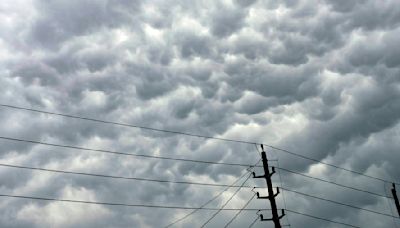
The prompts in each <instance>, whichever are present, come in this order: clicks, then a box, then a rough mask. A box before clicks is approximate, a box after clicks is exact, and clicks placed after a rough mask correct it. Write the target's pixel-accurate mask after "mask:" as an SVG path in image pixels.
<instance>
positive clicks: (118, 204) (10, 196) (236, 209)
mask: <svg viewBox="0 0 400 228" xmlns="http://www.w3.org/2000/svg"><path fill="white" fill-rule="evenodd" d="M0 197H7V198H19V199H31V200H41V201H56V202H66V203H82V204H95V205H107V206H125V207H147V208H160V209H180V210H196V209H199V210H207V211H221V210H224V211H239V210H245V211H259V210H261V209H257V208H246V209H241V208H223V209H221V208H206V207H203V208H200V207H183V206H168V205H149V204H127V203H114V202H98V201H86V200H72V199H58V198H48V197H35V196H24V195H10V194H0ZM263 210H264V209H263Z"/></svg>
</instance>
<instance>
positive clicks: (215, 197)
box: [164, 159, 261, 228]
mask: <svg viewBox="0 0 400 228" xmlns="http://www.w3.org/2000/svg"><path fill="white" fill-rule="evenodd" d="M260 161H261V159H260V160H259V161H258V162H257V163H256V164H255V165H257V164H258V163H259V162H260ZM246 174H247V173H244V174H243V175H242V176H240V177H239V178H237V179H236V180H235V181H234V182H233V183H232V184H231V186H233V185H235V184H236V183H237V182H239V181H240V180H241V179H242V178H243V177H244V176H246ZM230 188H231V187H230V186H229V187H226V188H225V189H224V190H222V191H221V192H219V193H218V194H217V195H215V196H214V197H213V198H211V199H210V200H208V201H207V202H206V203H204V204H203V205H201V206H200V208H202V207H205V206H207V205H208V204H210V203H211V202H213V201H214V200H215V199H217V198H218V197H220V196H221V195H222V194H223V193H224V192H226V191H227V190H228V189H230ZM198 210H199V209H197V210H193V211H192V212H190V213H188V214H186V215H185V216H183V217H181V218H179V219H177V220H175V221H173V222H172V223H170V224H168V225H167V226H165V227H164V228H168V227H171V226H173V225H175V224H176V223H178V222H180V221H182V220H184V219H186V218H188V217H189V216H191V215H192V214H194V213H196V212H197V211H198Z"/></svg>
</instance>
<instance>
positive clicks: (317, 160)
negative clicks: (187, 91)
mask: <svg viewBox="0 0 400 228" xmlns="http://www.w3.org/2000/svg"><path fill="white" fill-rule="evenodd" d="M0 107H5V108H11V109H18V110H24V111H30V112H36V113H43V114H49V115H56V116H62V117H68V118H73V119H80V120H86V121H92V122H98V123H103V124H112V125H117V126H123V127H131V128H138V129H143V130H151V131H158V132H164V133H171V134H179V135H186V136H190V137H198V138H204V139H213V140H220V141H227V142H236V143H244V144H263V145H265V146H267V147H269V148H271V149H275V150H278V151H281V152H284V153H287V154H291V155H293V156H297V157H300V158H303V159H306V160H310V161H314V162H317V163H320V164H323V165H326V166H330V167H333V168H336V169H340V170H344V171H347V172H350V173H353V174H357V175H360V176H365V177H368V178H371V179H375V180H380V181H384V182H387V183H395V184H397V185H400V184H399V183H397V182H394V181H389V180H386V179H383V178H379V177H374V176H371V175H367V174H364V173H362V172H359V171H355V170H351V169H348V168H344V167H341V166H338V165H334V164H331V163H327V162H323V161H321V160H319V159H315V158H311V157H308V156H305V155H301V154H298V153H295V152H292V151H289V150H285V149H281V148H278V147H275V146H272V145H268V144H265V143H258V142H250V141H244V140H236V139H228V138H222V137H213V136H207V135H199V134H192V133H186V132H180V131H174V130H165V129H158V128H153V127H145V126H140V125H134V124H126V123H120V122H114V121H107V120H100V119H95V118H89V117H81V116H76V115H71V114H63V113H58V112H50V111H44V110H39V109H33V108H26V107H20V106H15V105H8V104H0Z"/></svg>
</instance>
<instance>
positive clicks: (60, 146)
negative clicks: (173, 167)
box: [0, 136, 252, 167]
mask: <svg viewBox="0 0 400 228" xmlns="http://www.w3.org/2000/svg"><path fill="white" fill-rule="evenodd" d="M0 139H4V140H10V141H16V142H25V143H32V144H39V145H44V146H52V147H59V148H68V149H75V150H85V151H91V152H98V153H107V154H115V155H123V156H133V157H143V158H154V159H161V160H171V161H182V162H195V163H204V164H211V165H228V166H241V167H249V166H252V165H251V164H241V163H227V162H212V161H203V160H194V159H185V158H172V157H164V156H155V155H146V154H133V153H125V152H119V151H111V150H102V149H92V148H87V147H79V146H71V145H62V144H55V143H46V142H41V141H36V140H28V139H20V138H12V137H5V136H0Z"/></svg>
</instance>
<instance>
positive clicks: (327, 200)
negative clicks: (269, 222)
mask: <svg viewBox="0 0 400 228" xmlns="http://www.w3.org/2000/svg"><path fill="white" fill-rule="evenodd" d="M282 189H283V190H286V191H288V192H293V193H296V194H298V195H302V196H307V197H310V198H314V199H318V200H323V201H326V202H330V203H334V204H338V205H342V206H346V207H350V208H353V209H358V210H362V211H367V212H370V213H374V214H378V215H383V216H387V217H391V218H397V217H395V216H393V215H390V214H386V213H382V212H379V211H374V210H369V209H365V208H362V207H357V206H354V205H351V204H346V203H342V202H338V201H334V200H330V199H326V198H322V197H318V196H313V195H310V194H307V193H303V192H298V191H294V190H290V189H287V188H282Z"/></svg>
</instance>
